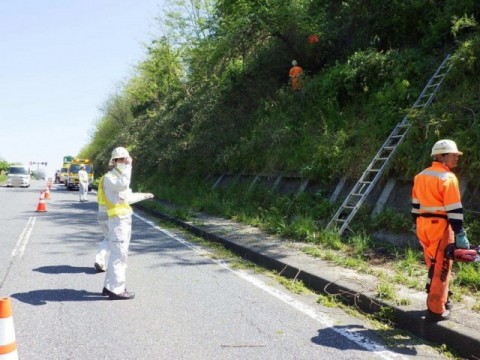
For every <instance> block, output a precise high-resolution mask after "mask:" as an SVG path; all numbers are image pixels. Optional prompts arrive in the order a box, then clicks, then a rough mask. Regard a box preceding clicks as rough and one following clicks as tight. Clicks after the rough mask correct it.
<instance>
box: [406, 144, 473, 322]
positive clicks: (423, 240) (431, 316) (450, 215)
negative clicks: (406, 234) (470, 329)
mask: <svg viewBox="0 0 480 360" xmlns="http://www.w3.org/2000/svg"><path fill="white" fill-rule="evenodd" d="M462 154H463V153H462V152H460V151H458V148H457V144H456V143H455V142H454V141H452V140H440V141H437V142H436V143H435V144H434V145H433V147H432V153H431V156H432V157H433V163H432V166H430V167H428V168H426V169H425V170H423V171H422V172H421V173H419V174H418V175H416V176H415V179H414V185H413V189H412V215H413V217H414V219H415V224H416V232H417V237H418V239H419V241H420V244H421V245H422V247H423V252H424V258H425V262H426V264H427V268H428V282H427V286H426V290H427V294H428V295H427V316H426V319H427V320H429V321H441V320H446V319H448V318H449V317H450V310H451V308H452V303H451V300H450V299H449V295H450V293H449V291H448V288H449V281H450V273H451V267H452V260H451V259H447V258H445V248H446V246H447V245H448V244H451V243H455V246H456V247H458V248H462V249H469V248H470V243H469V241H468V238H467V235H466V234H465V230H464V228H463V206H462V202H461V197H460V190H459V184H458V179H457V177H456V176H455V174H454V173H453V172H452V171H451V170H452V169H453V168H454V167H455V166H456V165H457V162H458V157H459V155H462Z"/></svg>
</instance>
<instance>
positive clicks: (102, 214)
mask: <svg viewBox="0 0 480 360" xmlns="http://www.w3.org/2000/svg"><path fill="white" fill-rule="evenodd" d="M103 181H104V180H103V179H101V180H100V183H99V187H98V216H97V220H98V224H99V225H100V229H101V230H102V234H103V240H102V241H101V242H100V245H99V246H98V248H97V252H96V254H95V263H97V264H98V265H100V267H101V268H102V269H104V270H106V269H107V264H108V256H109V252H110V245H109V241H108V215H107V208H106V206H105V200H104V199H103V198H102V197H103V196H105V195H104V193H103ZM125 195H126V197H127V202H128V203H129V204H133V203H136V202H139V201H142V200H146V199H148V198H150V197H149V196H148V195H151V194H147V193H133V192H132V190H131V189H127V190H126V191H125Z"/></svg>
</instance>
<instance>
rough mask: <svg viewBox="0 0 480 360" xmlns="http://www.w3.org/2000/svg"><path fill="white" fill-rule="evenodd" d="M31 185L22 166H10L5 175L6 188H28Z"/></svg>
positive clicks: (27, 173) (27, 172) (26, 170)
mask: <svg viewBox="0 0 480 360" xmlns="http://www.w3.org/2000/svg"><path fill="white" fill-rule="evenodd" d="M30 183H31V177H30V172H29V171H28V169H27V168H26V167H25V166H23V165H12V166H10V168H9V169H8V173H7V186H9V187H10V186H20V187H29V186H30Z"/></svg>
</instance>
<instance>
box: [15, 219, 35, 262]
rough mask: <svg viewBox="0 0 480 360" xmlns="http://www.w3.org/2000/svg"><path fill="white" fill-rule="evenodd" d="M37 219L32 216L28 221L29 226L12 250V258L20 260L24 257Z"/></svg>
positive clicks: (25, 228) (24, 229)
mask: <svg viewBox="0 0 480 360" xmlns="http://www.w3.org/2000/svg"><path fill="white" fill-rule="evenodd" d="M35 219H36V217H35V216H31V217H30V218H29V219H28V222H27V225H26V226H25V227H24V228H23V231H22V233H21V234H20V237H19V238H18V240H17V243H16V244H15V247H14V248H13V250H12V258H19V257H22V256H23V253H24V252H25V248H26V247H27V243H28V240H29V239H30V235H31V234H32V230H33V226H34V225H35Z"/></svg>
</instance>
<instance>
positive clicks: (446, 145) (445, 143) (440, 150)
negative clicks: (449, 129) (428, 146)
mask: <svg viewBox="0 0 480 360" xmlns="http://www.w3.org/2000/svg"><path fill="white" fill-rule="evenodd" d="M441 154H458V155H463V153H462V152H461V151H458V148H457V144H455V141H452V140H447V139H443V140H438V141H437V142H436V143H435V144H434V145H433V147H432V154H431V156H433V155H441Z"/></svg>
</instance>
